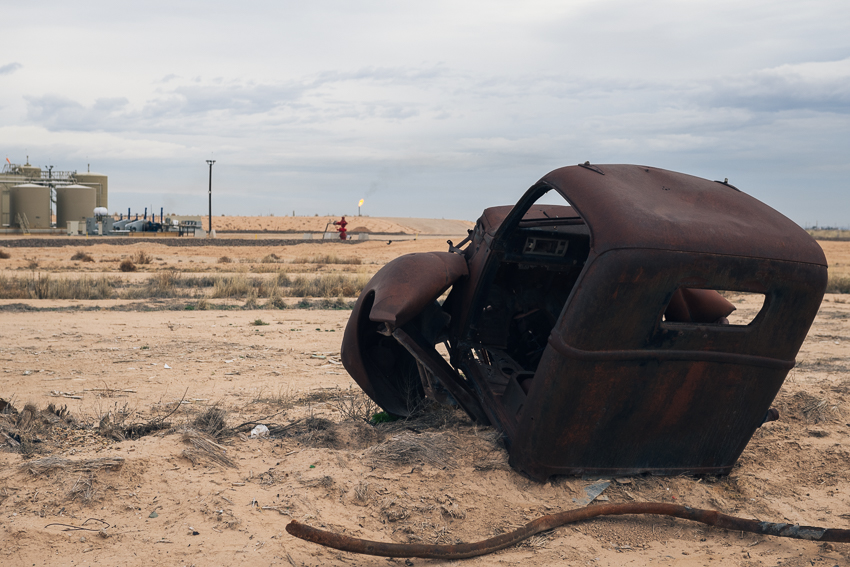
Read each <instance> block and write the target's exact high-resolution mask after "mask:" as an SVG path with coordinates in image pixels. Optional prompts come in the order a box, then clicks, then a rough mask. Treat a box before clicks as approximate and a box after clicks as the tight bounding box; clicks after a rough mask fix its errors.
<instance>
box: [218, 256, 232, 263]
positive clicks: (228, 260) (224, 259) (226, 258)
mask: <svg viewBox="0 0 850 567" xmlns="http://www.w3.org/2000/svg"><path fill="white" fill-rule="evenodd" d="M232 262H233V260H232V259H231V258H230V256H222V257H221V258H219V259H218V263H219V264H230V263H232Z"/></svg>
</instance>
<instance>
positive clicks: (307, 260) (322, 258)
mask: <svg viewBox="0 0 850 567" xmlns="http://www.w3.org/2000/svg"><path fill="white" fill-rule="evenodd" d="M292 263H293V264H361V263H362V261H361V260H360V258H341V257H339V256H337V255H335V254H324V255H322V254H320V255H318V256H298V257H297V258H295V259H294V260H292Z"/></svg>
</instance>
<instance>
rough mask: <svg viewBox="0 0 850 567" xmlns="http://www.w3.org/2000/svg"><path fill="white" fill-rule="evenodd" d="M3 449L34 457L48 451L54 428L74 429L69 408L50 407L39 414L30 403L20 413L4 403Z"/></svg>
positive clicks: (0, 420) (0, 409)
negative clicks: (46, 438)
mask: <svg viewBox="0 0 850 567" xmlns="http://www.w3.org/2000/svg"><path fill="white" fill-rule="evenodd" d="M0 403H1V404H0V446H3V447H4V448H5V449H6V450H11V451H14V452H18V453H21V454H22V455H31V454H33V453H36V452H42V451H45V450H46V449H47V443H44V441H45V437H48V440H49V434H50V431H51V430H52V428H53V427H55V426H59V427H62V428H67V427H71V426H73V425H74V424H75V420H74V418H73V417H72V416H71V415H70V413H69V412H68V408H67V406H63V407H61V408H57V407H56V406H54V405H53V404H49V405H48V406H47V408H46V409H44V410H39V409H38V407H37V406H36V405H35V404H33V403H27V404H26V405H25V406H24V408H23V410H21V411H20V412H19V411H18V410H17V409H15V407H14V406H13V405H12V404H11V403H10V402H7V401H6V400H0Z"/></svg>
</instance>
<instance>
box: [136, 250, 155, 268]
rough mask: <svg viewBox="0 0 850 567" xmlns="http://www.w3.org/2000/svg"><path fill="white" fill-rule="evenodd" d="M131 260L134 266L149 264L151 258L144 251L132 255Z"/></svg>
mask: <svg viewBox="0 0 850 567" xmlns="http://www.w3.org/2000/svg"><path fill="white" fill-rule="evenodd" d="M131 259H132V260H133V262H135V263H136V264H141V265H145V264H150V263H151V262H152V261H153V257H152V256H151V255H150V254H148V253H147V252H145V251H144V250H139V251H137V252H136V253H135V254H133V256H132V257H131Z"/></svg>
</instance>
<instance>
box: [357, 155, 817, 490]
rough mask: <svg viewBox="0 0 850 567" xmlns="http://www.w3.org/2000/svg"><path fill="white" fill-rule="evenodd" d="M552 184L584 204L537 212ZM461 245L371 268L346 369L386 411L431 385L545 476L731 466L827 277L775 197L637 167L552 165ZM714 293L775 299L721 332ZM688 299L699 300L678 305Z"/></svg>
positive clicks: (404, 408) (405, 409)
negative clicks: (767, 200)
mask: <svg viewBox="0 0 850 567" xmlns="http://www.w3.org/2000/svg"><path fill="white" fill-rule="evenodd" d="M549 191H555V192H557V193H559V194H560V195H561V196H563V197H564V199H566V200H567V201H568V202H569V203H571V204H572V206H565V205H563V206H558V205H537V204H535V202H536V201H538V200H539V199H540V197H542V196H543V195H544V194H546V193H547V192H549ZM468 240H469V242H468V244H467V245H466V246H465V247H464V248H463V249H462V250H461V249H460V248H456V247H453V246H450V248H451V251H450V252H449V253H442V254H441V253H432V254H415V255H408V256H403V257H401V258H398V259H397V260H395V261H393V262H390V263H389V264H387V266H385V267H384V268H383V269H382V270H381V271H379V272H378V274H376V275H375V277H374V278H373V280H372V281H371V282H370V283H369V285H368V286H367V288H366V289H365V290H364V292H363V294H362V295H361V297H360V298H359V300H358V302H357V305H356V306H355V308H354V311H353V313H352V315H351V319H350V320H349V324H348V327H347V328H346V332H345V337H344V340H343V348H342V358H343V363H344V364H345V366H346V369H347V370H348V371H349V373H351V375H352V377H353V378H354V379H355V380H356V381H357V382H358V384H360V386H361V387H363V389H364V390H365V391H366V392H367V393H368V394H369V395H370V396H371V397H372V398H373V399H374V400H375V401H376V402H377V403H378V404H379V405H381V406H382V407H383V408H384V409H385V410H387V411H389V412H391V413H395V414H398V415H406V414H407V413H409V412H410V411H411V410H412V409H413V408H414V407H415V406H416V404H417V402H418V401H419V400H420V399H421V398H422V397H423V396H424V395H426V394H427V395H428V396H430V397H433V398H435V399H438V400H441V401H451V400H454V401H456V402H458V403H459V404H460V405H461V406H462V407H463V408H464V409H465V410H466V411H467V412H468V413H469V414H470V415H471V416H472V417H473V418H474V419H476V420H478V421H480V422H483V423H487V422H489V423H492V424H494V425H495V426H497V427H499V428H500V429H501V430H502V431H503V432H504V434H505V438H506V441H507V443H508V446H509V450H510V459H511V464H512V466H514V467H515V468H516V469H518V470H520V471H522V472H524V473H525V474H527V475H529V476H530V477H532V478H534V479H537V480H541V481H542V480H545V479H546V478H548V477H549V476H551V475H554V474H604V475H627V474H638V473H653V474H679V473H694V474H707V473H708V474H725V473H728V472H729V471H730V469H731V468H732V466H733V465H734V463H735V461H736V460H737V458H738V456H739V455H740V454H741V452H742V451H743V449H744V447H745V446H746V444H747V443H748V442H749V439H750V438H751V436H752V434H753V433H754V432H755V430H756V428H758V427H759V426H760V425H761V424H762V422H763V421H764V420H765V416H766V414H767V411H768V409H769V407H770V404H771V402H772V400H773V398H774V397H775V395H776V393H777V391H778V390H779V388H780V386H781V385H782V382H783V381H784V379H785V376H786V375H787V373H788V371H789V370H790V369H791V368H792V367H793V365H794V357H795V356H796V354H797V352H798V350H799V348H800V345H801V344H802V342H803V340H804V338H805V336H806V333H807V332H808V329H809V327H810V326H811V323H812V321H813V320H814V317H815V315H816V313H817V310H818V307H819V306H820V302H821V300H822V298H823V292H824V289H825V286H826V279H827V268H826V260H825V257H824V255H823V251H822V250H821V249H820V247H819V246H818V245H817V243H816V242H815V241H814V240H813V239H812V238H811V237H810V236H809V235H808V234H807V233H806V232H805V231H803V230H802V229H801V228H799V227H798V226H797V225H796V224H794V223H793V222H792V221H790V220H789V219H787V218H786V217H784V216H782V215H781V214H780V213H778V212H776V211H775V210H773V209H771V208H770V207H768V206H767V205H765V204H763V203H761V202H759V201H758V200H756V199H754V198H752V197H750V196H749V195H746V194H745V193H742V192H740V191H738V190H737V189H736V188H734V187H732V186H730V185H728V184H725V183H719V182H713V181H709V180H705V179H700V178H696V177H692V176H689V175H685V174H681V173H674V172H670V171H665V170H661V169H657V168H650V167H643V166H631V165H602V166H589V165H584V166H574V167H565V168H561V169H558V170H555V171H553V172H551V173H549V174H548V175H546V176H545V177H544V178H543V179H541V180H540V181H539V182H538V183H537V184H535V185H534V186H532V187H531V188H530V189H529V190H528V191H527V192H526V193H525V195H523V197H522V198H521V199H520V201H519V202H518V203H517V205H515V206H514V207H494V208H490V209H487V210H485V211H484V214H483V215H482V217H481V218H480V219H479V221H478V223H477V225H476V227H475V230H474V231H473V232H472V233H471V235H470V238H469V239H468ZM449 287H451V293H450V294H449V296H448V298H447V299H446V300H445V302H444V303H443V304H442V305H439V304H438V303H437V302H436V301H435V300H436V299H437V298H438V297H440V295H441V294H442V293H443V292H445V291H446V290H447V289H448V288H449ZM711 290H727V291H737V292H750V293H758V294H763V295H764V304H763V305H762V308H761V310H760V311H759V313H758V315H756V317H755V318H754V319H753V320H752V321H751V322H750V323H749V324H747V325H728V324H725V325H724V324H721V321H723V319H722V317H725V316H726V315H728V311H729V310H731V309H732V308H734V307H732V306H731V304H729V306H730V307H729V309H727V310H726V311H724V309H725V308H724V304H726V303H728V302H726V301H725V300H724V299H722V298H721V297H720V296H719V295H718V294H717V293H715V292H714V291H711ZM683 294H684V297H685V298H686V299H688V300H689V301H691V303H690V304H688V306H689V307H690V309H684V310H681V309H677V308H676V306H677V305H680V306H681V305H685V304H684V303H682V300H681V297H683ZM711 297H715V298H716V300H715V299H711ZM694 298H696V299H694ZM700 298H707V300H706V301H703V299H700ZM677 302H678V303H677ZM680 312H684V313H688V314H689V315H688V316H687V317H685V318H683V317H682V316H681V315H679V313H680ZM665 314H666V316H665ZM439 343H444V344H445V345H446V348H447V351H448V354H449V362H447V361H446V360H445V359H444V358H443V357H442V356H441V355H440V354H439V353H438V352H437V350H436V348H435V345H437V344H439Z"/></svg>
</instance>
